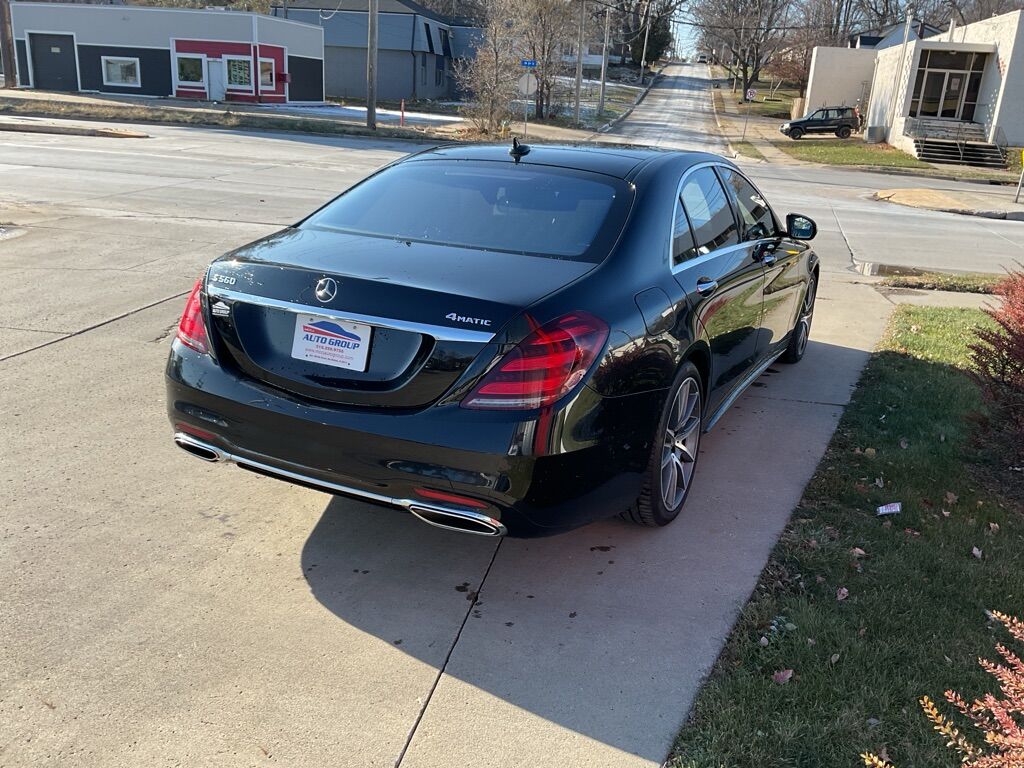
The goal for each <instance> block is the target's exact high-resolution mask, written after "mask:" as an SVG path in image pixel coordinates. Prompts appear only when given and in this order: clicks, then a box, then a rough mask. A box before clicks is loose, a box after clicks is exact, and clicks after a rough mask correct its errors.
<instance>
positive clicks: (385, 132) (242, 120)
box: [0, 96, 461, 144]
mask: <svg viewBox="0 0 1024 768" xmlns="http://www.w3.org/2000/svg"><path fill="white" fill-rule="evenodd" d="M48 106H50V105H49V104H48V103H47V102H45V101H42V100H39V99H10V98H4V97H2V96H0V123H2V122H3V118H11V117H15V118H17V117H35V118H44V119H47V120H74V121H75V122H84V123H89V122H102V123H112V122H113V123H129V124H135V125H156V126H161V125H166V126H172V127H173V126H181V127H186V128H189V127H191V128H206V129H220V130H228V131H246V132H259V133H299V134H303V135H309V136H327V137H340V138H345V137H354V136H358V137H367V138H375V139H382V140H387V141H408V142H414V143H419V144H422V143H433V144H444V143H461V142H458V140H456V139H452V138H451V137H440V136H436V135H434V134H431V133H428V132H426V131H424V132H422V133H420V132H418V131H413V130H411V129H408V128H395V127H392V126H383V125H382V126H378V128H377V130H376V131H373V130H371V129H369V128H366V127H363V126H361V125H356V124H353V123H344V122H340V121H332V120H325V119H322V118H316V117H302V116H284V115H281V116H277V117H274V116H264V115H261V114H258V113H251V112H232V111H231V110H230V109H228V110H224V111H217V110H196V109H190V108H185V107H162V106H161V107H149V106H146V107H142V109H145V110H151V114H148V115H138V114H131V111H132V110H133V109H136V108H135V107H132V106H127V107H123V108H122V107H118V108H112V109H111V113H110V114H109V115H102V116H100V115H96V114H95V113H93V112H91V110H90V109H88V107H80V106H77V105H76V108H74V109H71V110H68V111H67V112H63V113H61V112H55V111H54V110H53V109H49V108H47V107H48ZM15 110H18V111H15ZM122 110H123V111H124V112H127V113H129V114H118V112H119V111H122ZM76 112H77V113H78V114H76ZM228 116H231V117H233V118H234V119H235V120H237V122H235V123H226V122H224V120H225V119H226V118H227V117H228ZM161 118H164V119H161ZM190 118H191V119H190ZM278 121H279V122H278ZM264 122H272V124H271V125H263V124H261V123H264ZM289 122H290V123H292V124H291V125H289V124H288V123H289ZM4 124H5V125H12V124H11V123H4ZM325 127H329V128H330V130H324V129H323V128H325ZM6 130H15V129H14V128H7V129H6ZM81 130H86V131H91V130H94V129H91V128H84V127H83V128H81ZM100 130H114V129H100ZM37 132H38V131H37ZM81 135H93V134H81Z"/></svg>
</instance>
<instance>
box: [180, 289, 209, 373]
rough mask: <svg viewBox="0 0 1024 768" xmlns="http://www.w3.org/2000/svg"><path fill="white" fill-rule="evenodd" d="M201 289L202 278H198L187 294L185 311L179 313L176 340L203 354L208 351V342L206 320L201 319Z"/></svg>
mask: <svg viewBox="0 0 1024 768" xmlns="http://www.w3.org/2000/svg"><path fill="white" fill-rule="evenodd" d="M202 290H203V279H202V278H199V280H197V281H196V287H195V288H193V289H192V293H190V294H189V296H188V301H187V302H185V311H184V312H182V313H181V322H180V323H178V341H180V342H181V343H182V344H184V345H185V346H186V347H191V348H192V349H194V350H195V351H196V352H202V353H203V354H204V355H205V354H206V353H207V352H209V351H210V343H209V340H208V339H207V337H206V322H205V321H204V320H203V300H202V297H201V296H200V292H201V291H202Z"/></svg>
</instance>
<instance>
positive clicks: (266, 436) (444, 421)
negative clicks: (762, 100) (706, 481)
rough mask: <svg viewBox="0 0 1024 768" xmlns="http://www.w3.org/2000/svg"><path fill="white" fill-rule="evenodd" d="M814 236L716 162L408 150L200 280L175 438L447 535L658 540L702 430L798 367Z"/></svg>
mask: <svg viewBox="0 0 1024 768" xmlns="http://www.w3.org/2000/svg"><path fill="white" fill-rule="evenodd" d="M815 233H816V226H815V224H814V222H813V221H811V220H810V219H809V218H807V217H806V216H800V215H796V214H790V215H789V216H787V217H786V219H785V221H784V222H783V221H780V219H779V218H778V217H777V216H776V214H775V212H774V211H773V210H772V208H771V206H770V205H769V204H768V202H767V200H766V199H765V198H764V196H763V195H762V194H761V192H759V191H758V190H757V188H756V187H755V186H754V185H753V184H752V183H751V182H750V180H749V179H748V178H747V177H746V176H744V174H743V173H742V172H741V171H740V170H739V169H738V168H737V167H736V166H735V165H733V164H732V163H731V162H729V161H728V160H725V159H722V158H720V157H716V156H714V155H707V154H701V153H680V152H663V151H657V150H649V149H633V148H626V147H621V148H620V147H597V146H590V147H585V148H584V147H555V146H535V147H532V148H530V147H526V146H524V145H518V146H516V147H514V148H513V150H512V151H510V150H509V148H508V146H457V147H442V148H437V149H430V150H427V151H423V152H419V153H418V154H414V155H412V156H410V157H406V158H404V159H402V160H400V161H398V162H395V163H392V164H391V165H389V166H387V167H385V168H384V169H382V170H380V171H378V172H377V173H375V174H373V175H372V176H370V177H369V178H367V179H365V180H364V181H362V182H360V183H358V184H356V185H355V186H354V187H352V188H351V189H349V190H348V191H347V192H345V193H344V194H342V195H340V196H339V197H337V198H336V199H334V200H333V201H331V202H330V203H328V204H327V205H325V206H324V207H323V208H321V209H320V210H319V211H317V212H316V213H314V214H312V215H311V216H309V217H308V218H307V219H305V220H303V221H301V222H299V223H298V224H296V225H295V226H292V227H289V228H287V229H284V230H282V231H281V232H278V233H277V234H274V235H271V236H269V237H266V238H264V239H262V240H259V241H257V242H255V243H252V244H251V245H247V246H245V247H243V248H240V249H238V250H236V251H234V252H232V253H229V254H227V255H225V256H223V257H221V258H219V259H217V260H216V261H214V262H213V263H212V264H211V265H210V267H209V269H208V270H207V272H206V274H205V275H204V276H203V277H202V278H201V279H200V280H199V282H197V283H196V285H195V288H194V289H193V291H192V294H191V295H190V296H189V298H188V301H187V303H186V306H185V312H184V315H183V316H182V318H181V324H180V326H179V328H178V332H177V338H176V339H175V341H174V343H173V346H172V349H171V354H170V359H169V360H168V363H167V394H168V397H167V408H168V412H169V415H170V420H171V423H172V424H173V427H174V441H175V442H176V443H177V444H178V445H179V446H180V447H181V448H183V449H184V450H186V451H188V452H189V453H192V454H194V455H195V456H198V457H199V458H201V459H205V460H206V461H214V462H217V461H219V462H228V463H233V464H235V465H236V466H238V467H240V468H242V469H246V470H249V471H251V472H257V473H259V474H262V475H269V476H271V477H275V478H279V479H281V480H286V481H289V482H293V483H297V484H299V485H304V486H308V487H311V488H316V489H319V490H322V491H326V492H328V493H335V494H341V495H345V496H351V497H354V498H357V499H362V500H366V501H370V502H376V503H379V504H382V505H386V506H391V507H395V508H398V509H403V510H407V511H409V512H411V513H412V514H414V515H416V516H417V517H419V518H420V519H422V520H424V521H425V522H428V523H431V524H433V525H438V526H441V527H444V528H451V529H456V530H460V531H466V532H471V533H477V534H484V535H491V536H498V535H502V534H506V533H507V534H510V535H513V536H538V535H546V534H552V533H557V532H560V531H565V530H567V529H570V528H573V527H576V526H580V525H583V524H585V523H588V522H591V521H593V520H597V519H599V518H603V517H607V516H611V515H616V514H623V515H624V516H625V517H626V518H627V519H629V520H632V521H635V522H636V523H639V524H642V525H649V526H662V525H666V524H668V523H670V522H671V521H672V520H673V519H675V518H676V516H677V515H678V514H679V512H680V510H681V509H682V507H683V505H684V503H685V502H686V498H687V496H688V494H689V492H690V490H691V488H692V487H693V483H694V481H695V472H696V469H697V463H698V459H699V455H700V454H699V448H700V439H701V434H702V433H703V432H706V431H707V430H708V429H710V428H711V427H712V426H713V425H714V424H715V422H716V421H717V420H718V419H719V418H720V417H721V416H722V414H723V413H724V412H725V410H726V409H727V408H728V407H729V406H730V405H731V404H732V403H733V401H734V400H735V399H736V398H737V397H738V396H739V395H740V393H741V392H743V390H744V389H745V388H746V387H747V385H749V384H750V383H751V382H752V381H753V380H754V379H756V378H757V377H758V376H759V375H760V374H761V373H762V372H763V371H764V370H765V369H766V368H767V367H768V366H769V365H771V363H772V362H773V361H775V360H776V359H778V358H781V359H782V360H783V361H785V362H790V363H795V362H797V361H798V360H800V358H801V357H802V356H803V354H804V350H805V348H806V345H807V338H808V333H809V331H810V325H811V318H812V316H813V313H814V298H815V289H816V286H817V283H818V273H819V270H818V260H817V257H816V256H815V254H814V252H813V251H812V250H810V248H809V247H808V245H807V244H806V241H808V240H810V239H812V238H813V237H814V235H815Z"/></svg>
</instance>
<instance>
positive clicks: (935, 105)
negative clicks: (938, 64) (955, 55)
mask: <svg viewBox="0 0 1024 768" xmlns="http://www.w3.org/2000/svg"><path fill="white" fill-rule="evenodd" d="M945 86H946V73H945V72H925V75H924V84H923V86H922V88H921V106H920V109H919V110H918V113H917V116H918V117H938V116H939V110H940V109H941V107H942V92H943V90H945Z"/></svg>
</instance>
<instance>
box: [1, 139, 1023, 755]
mask: <svg viewBox="0 0 1024 768" xmlns="http://www.w3.org/2000/svg"><path fill="white" fill-rule="evenodd" d="M147 130H150V133H151V134H152V138H151V139H145V140H125V139H102V138H85V137H57V136H39V135H34V136H21V137H13V136H12V137H9V138H7V139H6V140H4V141H0V174H2V175H3V177H4V184H3V185H2V187H0V226H2V228H3V232H2V233H0V281H2V285H3V286H4V292H3V299H2V302H0V417H2V419H3V424H4V428H3V429H4V432H3V434H4V439H3V441H2V446H0V483H2V485H0V487H2V488H3V498H4V504H3V505H2V507H0V595H2V598H0V765H2V766H28V765H33V766H51V765H52V766H124V765H145V766H165V765H166V766H174V765H188V766H207V765H208V766H234V765H239V766H242V765H264V764H266V765H273V764H281V765H306V766H312V765H344V766H391V765H395V764H401V765H403V766H409V767H410V768H411V767H412V766H453V765H487V766H521V765H531V766H549V765H550V766H556V765H558V766H564V765H615V766H634V765H636V766H657V765H659V764H660V762H661V761H662V760H663V759H664V757H665V754H666V752H667V750H668V748H669V746H670V744H671V740H672V738H673V736H674V735H675V733H676V731H677V729H678V727H679V725H680V723H681V721H682V718H683V717H684V716H685V713H686V711H687V709H688V707H689V704H690V701H691V700H692V697H693V695H694V693H695V691H696V688H697V686H698V684H699V682H700V680H701V679H702V677H703V676H704V675H705V674H706V673H707V671H708V670H709V669H710V666H711V664H712V663H713V662H714V659H715V657H716V656H717V654H718V651H719V649H720V646H721V643H722V641H723V640H724V638H725V636H726V634H727V633H728V631H729V628H730V626H731V625H732V622H733V620H734V618H735V615H736V613H737V611H738V610H739V608H740V607H741V606H742V604H743V603H744V602H745V600H746V598H747V596H748V595H749V592H750V590H751V589H752V587H753V585H754V583H755V581H756V579H757V576H758V574H759V572H760V570H761V568H762V567H763V564H764V562H765V560H766V558H767V555H768V553H769V551H770V550H771V548H772V546H773V544H774V541H775V539H776V537H777V535H778V533H779V532H780V531H781V529H782V527H783V526H784V524H785V521H786V519H787V517H788V515H789V513H790V511H791V510H792V508H793V506H794V505H795V504H796V503H797V502H798V500H799V498H800V494H801V492H802V489H803V486H804V484H805V483H806V481H807V479H808V478H809V477H810V476H811V473H812V472H813V471H814V468H815V466H816V464H817V461H818V459H819V457H820V456H821V454H822V452H823V450H824V448H825V446H826V444H827V442H828V440H829V437H830V436H831V434H832V431H833V429H834V427H835V424H836V422H837V420H838V418H839V416H840V414H841V412H842V407H843V405H844V404H845V403H846V402H847V400H848V398H849V394H850V392H851V390H852V388H853V386H854V384H855V382H856V379H857V376H858V374H859V371H860V368H861V366H862V364H863V362H864V361H865V359H866V357H867V354H868V350H870V349H871V348H872V346H873V345H874V343H875V341H876V339H877V337H878V335H879V334H880V332H881V330H882V327H883V325H884V322H885V318H886V315H887V313H888V310H889V307H890V304H889V303H888V301H887V300H886V299H885V298H884V297H882V296H880V295H879V294H878V293H877V292H876V291H875V290H874V289H873V288H871V287H870V286H868V285H865V284H863V283H861V282H859V278H858V275H857V272H856V268H855V266H856V265H855V261H856V258H855V256H856V255H857V254H862V253H864V252H867V251H873V252H878V253H880V254H882V255H883V256H884V257H885V258H887V259H891V258H910V256H908V255H907V254H908V253H913V252H916V251H913V249H909V247H908V248H903V249H899V246H900V243H902V242H905V241H904V240H901V237H902V235H897V234H895V233H893V236H892V238H890V237H889V236H888V235H885V236H883V235H882V234H880V233H879V228H880V227H882V228H883V231H884V227H885V226H886V225H887V224H895V222H896V218H889V219H887V218H886V215H887V214H885V213H878V214H876V215H875V216H874V217H871V215H870V213H869V211H871V210H877V211H879V212H883V211H884V210H886V208H885V207H883V206H881V204H878V203H870V205H873V206H880V207H878V208H873V209H872V208H868V207H866V206H868V205H869V203H868V202H867V201H866V200H865V199H864V198H863V197H862V191H861V187H860V186H859V185H860V184H861V183H862V182H863V181H864V179H863V177H864V176H865V175H864V174H861V175H860V177H858V178H857V179H853V178H852V177H851V176H850V175H849V174H847V176H844V177H840V178H839V179H837V180H836V181H835V185H834V187H832V188H827V191H826V192H821V191H819V192H817V193H813V194H812V193H811V192H809V191H808V190H807V188H806V181H805V180H803V179H801V178H797V177H794V176H791V175H786V174H785V173H780V172H777V171H774V170H761V171H758V170H757V169H755V177H756V178H758V181H759V182H760V183H762V185H763V186H764V188H765V191H766V193H767V194H768V195H769V196H770V197H771V198H772V199H773V200H777V201H778V202H779V204H780V205H779V207H780V209H781V211H782V212H786V211H788V210H792V209H794V207H797V206H802V207H799V208H797V209H798V210H802V211H803V212H806V213H809V214H810V215H812V216H815V217H817V218H818V221H819V225H820V226H821V229H822V234H821V236H820V239H819V241H816V246H817V248H818V250H819V253H821V256H822V260H823V269H824V272H825V274H824V278H823V280H822V286H821V290H820V294H819V299H820V301H819V305H818V307H819V308H818V313H817V316H816V319H815V326H814V332H813V334H812V343H811V346H810V347H809V349H808V352H807V356H806V358H805V360H804V361H803V362H802V363H801V364H800V365H798V366H793V367H787V366H783V365H781V364H780V365H777V366H773V368H772V369H771V370H770V372H769V374H768V375H766V376H765V377H763V378H762V380H761V381H759V382H758V383H757V386H756V387H754V388H752V389H751V390H750V391H749V392H748V393H747V394H746V395H745V396H744V397H743V398H742V399H741V400H740V401H739V402H738V403H737V405H736V406H735V407H734V408H733V409H732V410H731V411H730V412H729V414H728V415H727V416H726V417H725V419H723V421H722V422H720V424H719V426H718V427H716V429H715V430H714V431H713V432H712V433H710V434H709V435H708V437H707V439H705V440H704V441H703V443H702V456H701V462H702V465H701V471H700V472H699V473H698V476H697V480H696V485H695V487H694V491H693V495H692V496H691V499H690V501H689V502H688V504H687V509H686V511H685V512H684V514H683V516H682V517H681V518H680V519H679V520H678V521H677V522H676V523H674V524H673V525H672V526H670V527H668V528H666V529H662V530H648V529H638V528H636V527H632V526H630V525H627V524H626V523H624V522H620V521H618V520H617V519H613V520H609V521H607V522H603V523H599V524H597V525H593V526H590V527H587V528H584V529H582V530H579V531H576V532H573V533H570V534H566V535H563V536H559V537H555V538H551V539H544V540H532V541H521V540H505V541H501V542H500V543H496V542H494V541H493V540H485V539H480V538H475V537H469V536H462V535H458V534H454V533H448V532H444V531H440V530H436V529H433V528H429V527H427V526H425V525H423V524H422V523H419V522H418V521H417V520H415V519H413V518H412V517H410V516H407V515H402V514H400V513H397V512H393V511H390V510H386V509H380V508H375V507H371V506H368V505H365V504H362V503H359V502H355V501H350V500H347V499H340V498H331V497H329V496H326V495H324V494H321V493H317V492H315V491H311V490H306V489H302V488H297V487H292V486H289V485H286V484H283V483H280V482H277V481H274V480H271V479H267V478H262V477H257V476H254V475H251V474H248V473H244V472H240V471H238V470H235V469H231V468H225V467H219V466H210V465H207V464H204V463H202V462H199V461H196V460H195V459H194V458H192V457H190V456H188V455H186V454H185V453H183V452H182V451H180V450H178V449H177V448H175V447H174V446H173V444H172V443H171V441H170V427H169V425H168V424H167V422H166V417H165V414H164V403H163V380H162V379H163V372H162V366H163V362H164V359H165V357H166V354H167V349H168V345H169V344H170V339H171V337H172V336H173V334H174V329H175V327H176V325H177V321H178V317H179V314H180V311H181V307H182V304H183V301H184V295H185V293H186V292H187V291H188V290H189V289H190V288H191V286H192V284H193V283H194V281H195V279H196V278H197V277H198V275H199V274H200V272H201V270H202V269H203V267H204V266H205V265H206V263H207V262H208V261H209V260H210V259H211V258H213V257H215V256H216V255H218V254H219V253H221V252H223V251H225V250H227V249H229V248H231V247H234V246H237V245H240V244H242V243H244V242H247V241H249V240H252V239H254V238H256V237H259V236H261V235H263V234H266V233H269V232H271V231H274V230H275V229H277V228H279V227H280V226H282V225H284V224H287V223H290V222H292V221H294V220H296V219H298V218H300V217H301V216H303V215H304V214H306V213H308V212H309V211H311V210H312V209H314V208H315V207H316V206H318V205H319V204H321V203H322V202H324V201H326V200H327V199H329V198H330V197H331V196H333V195H334V194H335V193H336V192H337V191H340V190H341V189H343V188H345V187H346V186H348V185H349V184H351V183H352V182H354V181H356V180H358V179H359V178H361V177H362V176H364V175H365V174H366V173H368V172H370V171H371V170H372V169H373V168H375V167H377V166H379V165H380V164H382V163H384V162H387V161H389V160H390V159H392V158H395V157H398V156H400V155H401V154H402V153H404V152H407V151H410V150H411V149H413V148H414V147H412V146H410V145H407V144H399V143H388V142H369V141H345V140H337V139H334V140H329V139H315V138H312V139H311V138H308V137H300V136H291V135H256V134H237V133H232V132H226V131H212V130H209V131H208V130H197V129H184V128H182V129H175V128H153V129H147ZM914 215H917V216H921V217H922V218H921V219H920V220H918V223H919V225H920V227H919V231H923V230H924V228H925V225H926V224H927V225H928V226H930V227H932V228H933V229H934V228H939V229H940V230H941V229H942V228H943V227H945V230H944V235H943V234H942V233H939V234H935V235H934V237H943V236H945V237H946V238H947V242H949V240H948V238H958V237H964V236H965V235H964V234H963V232H962V227H963V226H965V225H961V224H959V222H957V224H956V225H955V226H952V225H950V224H949V223H948V221H949V219H948V217H947V218H943V217H944V216H945V215H943V214H931V213H928V212H919V213H918V212H915V213H914ZM901 216H904V217H905V216H906V213H905V212H901ZM903 220H904V219H903V218H901V219H900V221H903ZM996 224H999V223H998V222H993V223H990V228H989V229H986V230H977V232H978V234H977V236H978V237H982V233H984V237H988V238H990V239H991V241H992V242H999V241H1000V239H1002V240H1003V241H1004V242H1009V240H1008V239H1007V238H1008V237H1009V235H1008V234H1004V231H1003V230H1000V229H998V228H991V227H993V226H994V225H996ZM1003 226H1011V225H1008V224H1004V225H1003ZM873 233H874V234H873ZM893 238H894V239H893ZM894 244H895V245H894ZM1014 247H1017V246H1012V245H1011V247H1007V246H1005V245H1004V246H1003V249H1002V251H1001V260H1002V261H1003V262H1004V263H1005V262H1006V261H1007V258H1006V254H1007V253H1008V252H1011V253H1013V252H1015V251H1014V250H1013V248H1014ZM897 250H898V251H899V252H897ZM919 250H920V252H921V253H922V254H923V257H924V256H928V254H927V253H926V252H927V251H928V248H927V247H924V246H922V247H921V248H920V249H919ZM932 258H933V257H932Z"/></svg>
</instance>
